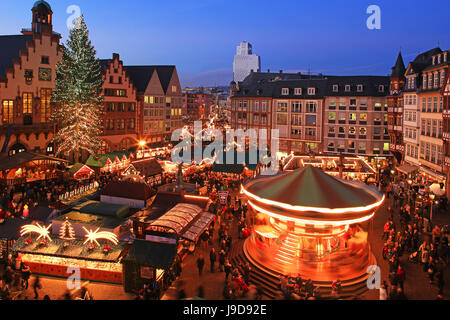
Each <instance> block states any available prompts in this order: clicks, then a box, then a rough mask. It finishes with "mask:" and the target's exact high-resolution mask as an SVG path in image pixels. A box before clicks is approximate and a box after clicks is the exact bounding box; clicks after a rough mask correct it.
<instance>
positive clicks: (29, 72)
mask: <svg viewBox="0 0 450 320" xmlns="http://www.w3.org/2000/svg"><path fill="white" fill-rule="evenodd" d="M32 81H33V70H25V82H26V84H31V82H32Z"/></svg>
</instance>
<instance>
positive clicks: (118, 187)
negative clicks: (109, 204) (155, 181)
mask: <svg viewBox="0 0 450 320" xmlns="http://www.w3.org/2000/svg"><path fill="white" fill-rule="evenodd" d="M155 193H156V191H155V190H154V189H152V188H150V187H149V186H148V185H147V184H146V183H140V182H133V181H111V182H110V183H108V184H107V185H106V186H105V187H104V188H103V189H102V192H101V195H102V196H110V197H118V198H125V199H135V200H144V201H147V200H148V199H150V198H151V197H152V196H154V195H155Z"/></svg>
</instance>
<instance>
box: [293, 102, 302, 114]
mask: <svg viewBox="0 0 450 320" xmlns="http://www.w3.org/2000/svg"><path fill="white" fill-rule="evenodd" d="M292 112H294V113H300V112H302V103H301V102H298V101H296V102H293V103H292Z"/></svg>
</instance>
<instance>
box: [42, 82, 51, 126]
mask: <svg viewBox="0 0 450 320" xmlns="http://www.w3.org/2000/svg"><path fill="white" fill-rule="evenodd" d="M51 95H52V89H41V122H48V121H49V120H50V98H51Z"/></svg>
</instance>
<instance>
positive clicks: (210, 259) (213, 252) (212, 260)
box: [209, 248, 217, 273]
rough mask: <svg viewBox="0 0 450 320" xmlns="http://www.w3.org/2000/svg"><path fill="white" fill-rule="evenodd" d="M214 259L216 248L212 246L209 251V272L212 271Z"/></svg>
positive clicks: (215, 258)
mask: <svg viewBox="0 0 450 320" xmlns="http://www.w3.org/2000/svg"><path fill="white" fill-rule="evenodd" d="M216 260H217V254H216V249H214V248H212V249H211V252H210V253H209V262H210V264H211V273H214V265H215V263H216Z"/></svg>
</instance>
